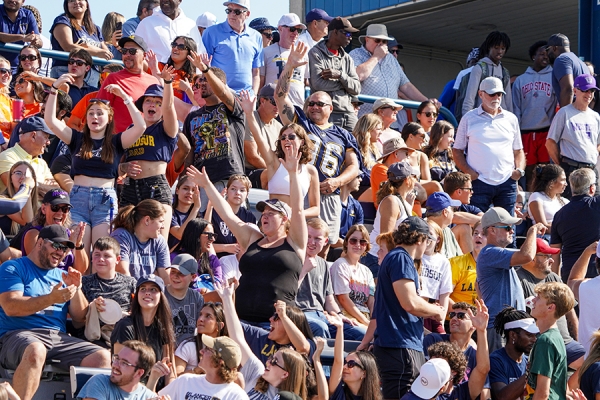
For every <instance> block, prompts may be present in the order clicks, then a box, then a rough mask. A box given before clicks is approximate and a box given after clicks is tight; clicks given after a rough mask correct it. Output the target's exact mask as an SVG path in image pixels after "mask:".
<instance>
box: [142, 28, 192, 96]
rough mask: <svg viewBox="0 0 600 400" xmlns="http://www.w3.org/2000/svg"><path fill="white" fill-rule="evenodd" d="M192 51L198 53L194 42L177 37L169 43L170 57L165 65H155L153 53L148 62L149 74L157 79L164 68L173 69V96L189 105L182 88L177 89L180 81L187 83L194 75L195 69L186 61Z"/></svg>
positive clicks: (183, 37) (189, 38) (188, 38)
mask: <svg viewBox="0 0 600 400" xmlns="http://www.w3.org/2000/svg"><path fill="white" fill-rule="evenodd" d="M192 51H193V52H194V53H196V52H197V51H198V45H197V44H196V41H195V40H194V39H192V38H191V37H187V36H177V37H175V39H173V41H172V42H171V55H170V56H169V59H168V60H167V62H166V63H161V62H158V63H157V60H156V56H155V55H154V53H152V54H151V56H150V57H149V60H148V65H149V68H150V73H152V75H154V76H156V77H157V78H159V79H160V78H161V76H160V71H162V70H163V69H164V68H165V67H172V68H173V72H172V73H173V75H174V77H173V80H174V82H173V87H174V88H175V96H176V97H177V98H178V99H180V100H183V101H185V102H186V103H191V101H190V100H189V99H188V97H187V95H185V91H184V90H181V89H183V88H180V87H179V83H180V82H181V81H188V82H189V81H191V80H192V78H193V77H194V75H196V67H195V66H194V65H193V64H192V62H191V61H190V60H189V59H188V55H190V54H191V52H192Z"/></svg>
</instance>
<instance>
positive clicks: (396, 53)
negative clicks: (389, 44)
mask: <svg viewBox="0 0 600 400" xmlns="http://www.w3.org/2000/svg"><path fill="white" fill-rule="evenodd" d="M390 53H392V54H395V55H398V50H390Z"/></svg>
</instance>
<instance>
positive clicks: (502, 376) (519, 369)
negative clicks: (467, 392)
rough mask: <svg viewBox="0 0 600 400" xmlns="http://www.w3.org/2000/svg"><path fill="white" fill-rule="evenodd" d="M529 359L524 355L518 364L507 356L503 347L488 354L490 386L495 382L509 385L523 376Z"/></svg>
mask: <svg viewBox="0 0 600 400" xmlns="http://www.w3.org/2000/svg"><path fill="white" fill-rule="evenodd" d="M528 360H529V358H528V357H527V355H526V354H523V356H522V357H521V362H520V363H518V362H516V361H514V360H513V359H512V358H510V357H509V356H508V354H507V353H506V349H505V348H504V347H502V348H500V349H498V350H496V351H494V352H493V353H492V354H490V372H489V374H488V378H489V380H490V385H492V384H494V383H496V382H502V383H504V384H505V385H509V384H511V383H513V382H514V381H516V380H517V379H519V378H520V377H521V376H523V374H525V369H526V368H527V361H528Z"/></svg>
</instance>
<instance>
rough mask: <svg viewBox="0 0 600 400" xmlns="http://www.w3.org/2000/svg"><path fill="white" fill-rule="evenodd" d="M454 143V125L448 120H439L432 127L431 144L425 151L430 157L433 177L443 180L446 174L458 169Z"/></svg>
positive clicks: (438, 180) (430, 168) (435, 179)
mask: <svg viewBox="0 0 600 400" xmlns="http://www.w3.org/2000/svg"><path fill="white" fill-rule="evenodd" d="M452 143H454V126H452V124H451V123H449V122H448V121H438V122H436V123H435V124H433V126H432V127H431V134H430V139H429V145H427V146H426V147H425V148H424V149H423V152H424V153H425V155H426V156H427V157H429V171H430V172H431V179H433V180H434V181H436V182H442V181H443V180H444V178H445V177H446V175H448V174H449V173H451V172H455V171H456V164H454V157H452Z"/></svg>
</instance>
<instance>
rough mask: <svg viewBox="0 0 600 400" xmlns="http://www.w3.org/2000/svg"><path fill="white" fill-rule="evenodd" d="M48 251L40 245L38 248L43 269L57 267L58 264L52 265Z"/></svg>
mask: <svg viewBox="0 0 600 400" xmlns="http://www.w3.org/2000/svg"><path fill="white" fill-rule="evenodd" d="M50 254H51V253H50V252H49V251H48V250H47V249H46V247H45V246H42V248H41V250H40V264H41V265H40V267H41V268H43V269H54V268H56V267H58V264H56V265H52V258H51V257H50ZM63 259H64V256H63ZM60 261H62V259H61V260H60Z"/></svg>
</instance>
